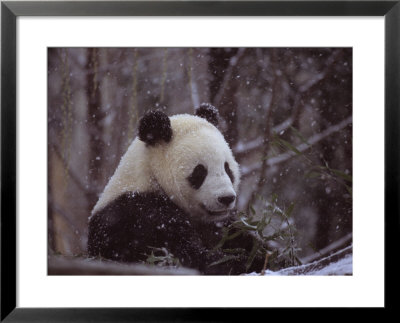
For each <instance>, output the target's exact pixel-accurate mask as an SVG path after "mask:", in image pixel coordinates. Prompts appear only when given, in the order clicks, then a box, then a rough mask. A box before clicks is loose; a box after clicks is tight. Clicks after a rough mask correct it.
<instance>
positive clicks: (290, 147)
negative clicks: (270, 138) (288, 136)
mask: <svg viewBox="0 0 400 323" xmlns="http://www.w3.org/2000/svg"><path fill="white" fill-rule="evenodd" d="M279 141H280V142H281V143H282V145H283V146H284V147H286V148H287V149H289V150H291V151H293V152H295V153H296V154H297V155H301V152H300V151H299V150H298V149H297V148H296V147H295V146H293V145H292V144H291V143H290V142H288V141H286V140H283V139H279Z"/></svg>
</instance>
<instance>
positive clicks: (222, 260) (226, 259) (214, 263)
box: [208, 255, 238, 267]
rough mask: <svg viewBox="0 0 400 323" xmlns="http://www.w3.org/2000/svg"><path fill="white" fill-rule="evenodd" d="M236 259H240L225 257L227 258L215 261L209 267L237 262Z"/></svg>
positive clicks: (231, 256) (232, 256)
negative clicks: (231, 261) (232, 261)
mask: <svg viewBox="0 0 400 323" xmlns="http://www.w3.org/2000/svg"><path fill="white" fill-rule="evenodd" d="M236 259H238V256H234V255H230V256H225V257H222V258H221V259H220V260H217V261H214V262H213V263H211V264H209V265H208V266H209V267H211V266H215V265H219V264H223V263H224V262H227V261H230V260H236Z"/></svg>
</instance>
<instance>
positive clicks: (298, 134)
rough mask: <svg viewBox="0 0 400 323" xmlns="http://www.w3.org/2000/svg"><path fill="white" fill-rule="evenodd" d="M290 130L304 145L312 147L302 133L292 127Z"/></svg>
mask: <svg viewBox="0 0 400 323" xmlns="http://www.w3.org/2000/svg"><path fill="white" fill-rule="evenodd" d="M290 129H291V130H292V131H293V132H294V134H295V135H296V137H297V138H299V139H300V140H301V141H302V142H303V143H304V144H306V145H307V146H310V144H309V143H308V142H307V139H306V138H304V136H303V135H302V134H301V133H300V131H298V130H297V129H296V128H295V127H293V126H290Z"/></svg>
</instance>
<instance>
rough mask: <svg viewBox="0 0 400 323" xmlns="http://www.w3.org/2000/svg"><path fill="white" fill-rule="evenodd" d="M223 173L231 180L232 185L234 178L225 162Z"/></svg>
mask: <svg viewBox="0 0 400 323" xmlns="http://www.w3.org/2000/svg"><path fill="white" fill-rule="evenodd" d="M224 166H225V172H226V173H227V174H228V176H229V178H230V179H231V182H232V184H233V183H234V182H235V176H233V173H232V171H231V169H230V168H229V164H228V162H225V165H224Z"/></svg>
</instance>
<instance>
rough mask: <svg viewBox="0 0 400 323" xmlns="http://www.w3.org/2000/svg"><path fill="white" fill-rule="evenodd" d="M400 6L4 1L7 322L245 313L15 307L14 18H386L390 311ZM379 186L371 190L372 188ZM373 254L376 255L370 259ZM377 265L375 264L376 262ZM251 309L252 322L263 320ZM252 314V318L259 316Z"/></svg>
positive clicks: (388, 300)
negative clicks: (253, 320)
mask: <svg viewBox="0 0 400 323" xmlns="http://www.w3.org/2000/svg"><path fill="white" fill-rule="evenodd" d="M399 2H400V1H398V0H397V1H385V0H383V1H382V0H381V1H99V2H98V1H86V2H85V1H82V2H80V1H79V2H75V1H74V2H68V1H66V2H57V1H43V2H38V1H37V2H36V1H34V2H32V1H29V2H28V1H27V2H24V1H18V2H14V1H4V2H2V3H1V321H5V322H25V321H26V322H28V321H29V322H30V321H37V322H42V321H43V322H86V321H98V322H105V321H112V322H126V321H154V322H161V321H185V322H186V321H235V320H238V319H239V317H240V316H238V313H237V312H238V311H242V310H243V309H228V308H214V309H187V308H169V309H167V308H163V309H157V310H155V309H154V308H147V309H144V308H135V309H133V308H132V309H127V308H125V309H122V308H119V309H117V308H112V309H111V308H57V309H48V308H18V307H16V299H17V293H16V269H17V267H16V266H17V265H16V239H17V237H16V216H17V215H16V203H17V196H16V189H17V169H16V163H17V156H16V139H17V137H16V136H17V128H16V127H17V126H16V114H17V111H16V81H17V79H16V54H17V52H16V40H17V39H16V37H17V30H16V19H17V17H19V16H384V19H385V308H386V309H391V308H393V307H394V306H395V305H396V304H395V301H394V298H395V296H390V295H391V294H392V293H391V291H390V289H393V287H396V286H398V278H396V276H398V274H397V273H396V274H394V275H391V272H392V271H394V270H393V269H392V268H395V264H394V261H395V259H396V258H397V256H396V255H397V254H398V248H396V246H395V242H394V243H393V242H392V240H391V239H393V238H395V237H396V236H397V234H398V233H399V227H400V225H399V224H400V221H399V204H400V203H399V202H398V199H399V198H400V194H399V178H400V173H399V165H400V160H399V159H400V158H399V157H400V153H399V152H400V145H399V121H400V119H399V117H400V113H399V111H400V109H399V108H400V95H399V93H400V91H399V90H400V64H399V61H400V3H399ZM371 189H373V188H371ZM371 257H373V256H371ZM371 261H373V259H371ZM263 310H264V309H248V311H253V312H254V313H251V317H254V318H256V317H265V316H264V315H265V313H258V312H261V311H263ZM253 315H254V316H253Z"/></svg>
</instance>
